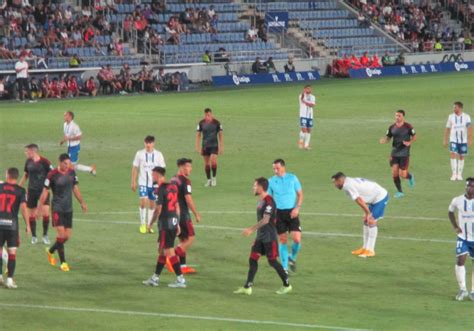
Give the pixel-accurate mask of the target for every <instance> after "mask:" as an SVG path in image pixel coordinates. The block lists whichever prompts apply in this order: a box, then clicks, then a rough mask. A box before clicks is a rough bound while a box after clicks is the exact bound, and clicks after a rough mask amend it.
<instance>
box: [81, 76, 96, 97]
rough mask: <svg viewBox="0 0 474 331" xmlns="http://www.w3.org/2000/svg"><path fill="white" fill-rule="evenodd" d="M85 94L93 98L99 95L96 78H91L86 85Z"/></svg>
mask: <svg viewBox="0 0 474 331" xmlns="http://www.w3.org/2000/svg"><path fill="white" fill-rule="evenodd" d="M84 92H85V93H86V94H87V95H90V96H91V97H95V96H96V95H97V85H96V84H95V81H94V77H92V76H91V77H89V79H88V80H87V81H86V83H85V84H84Z"/></svg>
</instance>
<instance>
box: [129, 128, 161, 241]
mask: <svg viewBox="0 0 474 331" xmlns="http://www.w3.org/2000/svg"><path fill="white" fill-rule="evenodd" d="M144 144H145V148H144V149H142V150H139V151H138V152H137V153H136V154H135V158H134V159H133V165H132V191H133V192H135V191H136V190H137V178H138V195H139V197H140V206H139V211H140V233H147V224H150V222H151V218H152V217H153V213H154V211H155V200H156V196H155V193H154V189H153V177H152V173H151V172H152V169H153V168H155V167H162V168H165V167H166V164H165V159H164V157H163V154H162V153H161V152H160V151H157V150H156V149H155V137H153V136H146V137H145V140H144ZM147 205H148V216H147ZM149 231H150V233H153V229H152V228H150V230H149Z"/></svg>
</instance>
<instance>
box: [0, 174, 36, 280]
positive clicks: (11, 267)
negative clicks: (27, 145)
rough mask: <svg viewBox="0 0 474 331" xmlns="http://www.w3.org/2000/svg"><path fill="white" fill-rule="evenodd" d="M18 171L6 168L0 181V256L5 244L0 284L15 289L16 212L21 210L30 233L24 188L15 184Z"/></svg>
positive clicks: (0, 263) (0, 261)
mask: <svg viewBox="0 0 474 331" xmlns="http://www.w3.org/2000/svg"><path fill="white" fill-rule="evenodd" d="M18 176H19V171H18V169H17V168H9V169H8V170H7V178H6V182H5V183H0V256H3V246H4V245H5V244H7V252H8V262H7V269H8V274H7V281H6V283H5V282H4V281H3V265H2V264H3V258H0V286H1V285H5V287H6V288H9V289H15V288H17V287H18V286H17V285H16V283H15V282H14V281H13V276H14V275H15V267H16V251H17V248H18V246H19V244H20V229H19V224H18V212H19V211H20V210H21V214H22V215H23V219H24V220H25V223H26V231H27V233H28V234H29V233H30V225H29V221H28V210H27V207H26V195H25V189H24V188H22V187H21V186H19V185H17V180H18Z"/></svg>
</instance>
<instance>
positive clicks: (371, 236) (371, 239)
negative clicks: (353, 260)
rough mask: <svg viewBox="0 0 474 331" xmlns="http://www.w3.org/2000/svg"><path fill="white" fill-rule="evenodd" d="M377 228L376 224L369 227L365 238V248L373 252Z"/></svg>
mask: <svg viewBox="0 0 474 331" xmlns="http://www.w3.org/2000/svg"><path fill="white" fill-rule="evenodd" d="M378 233H379V228H378V227H377V226H373V227H369V236H368V239H367V250H369V251H371V252H375V242H376V241H377V235H378Z"/></svg>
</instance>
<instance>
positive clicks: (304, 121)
mask: <svg viewBox="0 0 474 331" xmlns="http://www.w3.org/2000/svg"><path fill="white" fill-rule="evenodd" d="M300 127H302V128H305V129H311V128H312V127H313V119H312V118H306V117H300Z"/></svg>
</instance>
